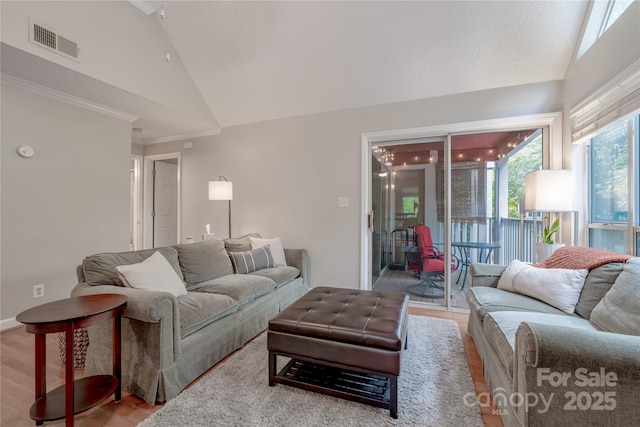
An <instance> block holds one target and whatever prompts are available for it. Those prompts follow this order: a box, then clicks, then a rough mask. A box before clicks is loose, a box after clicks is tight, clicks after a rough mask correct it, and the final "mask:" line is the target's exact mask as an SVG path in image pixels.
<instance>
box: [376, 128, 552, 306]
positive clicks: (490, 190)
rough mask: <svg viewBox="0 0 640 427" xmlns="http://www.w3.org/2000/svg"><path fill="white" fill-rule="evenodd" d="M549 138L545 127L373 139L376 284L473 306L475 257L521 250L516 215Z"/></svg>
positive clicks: (500, 259) (496, 259)
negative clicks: (469, 295)
mask: <svg viewBox="0 0 640 427" xmlns="http://www.w3.org/2000/svg"><path fill="white" fill-rule="evenodd" d="M541 141H542V131H541V129H535V128H528V129H519V130H515V131H511V130H508V131H494V132H486V133H478V132H476V133H469V134H457V135H449V136H443V137H428V138H421V139H413V140H395V141H393V140H390V141H384V142H383V143H378V144H372V145H371V147H370V158H371V171H372V172H371V176H370V189H371V192H370V195H369V197H370V198H371V201H372V212H373V215H374V217H375V218H376V222H375V225H374V227H373V228H372V229H371V232H372V235H371V241H372V266H371V285H372V289H375V290H381V291H389V292H400V293H406V294H408V295H409V296H410V298H411V300H412V301H415V302H417V303H423V304H430V305H437V306H444V307H447V308H449V307H453V308H466V307H467V304H466V300H465V297H464V291H465V289H467V288H468V287H469V286H470V283H471V277H470V273H469V266H470V264H471V263H473V262H488V263H508V262H509V261H510V260H511V259H514V258H518V257H519V255H520V254H519V253H518V252H517V248H520V247H521V246H522V245H521V244H520V242H519V241H518V239H520V238H521V237H520V236H522V233H521V230H519V229H516V228H517V227H521V226H522V223H523V221H522V219H521V218H520V219H518V220H516V219H515V218H514V220H513V221H511V220H510V219H509V217H510V216H512V215H515V214H517V215H520V213H523V201H524V175H525V174H526V173H527V172H530V170H531V168H534V169H539V168H540V167H541V166H542V155H541V151H542V142H541ZM527 146H530V147H529V148H528V149H525V147H527ZM518 153H520V154H518ZM525 222H530V220H528V221H527V220H526V219H525ZM525 225H526V224H525ZM507 228H508V230H507ZM529 231H531V230H529ZM503 234H507V235H508V238H507V239H504V238H503ZM425 248H426V249H425ZM512 248H516V250H515V251H514V250H512ZM507 249H508V252H505V251H507ZM505 253H508V255H503V254H505ZM417 254H418V256H417ZM505 256H508V257H510V259H508V260H506V258H505Z"/></svg>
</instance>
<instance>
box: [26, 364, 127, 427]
mask: <svg viewBox="0 0 640 427" xmlns="http://www.w3.org/2000/svg"><path fill="white" fill-rule="evenodd" d="M73 388H74V393H73V395H74V396H73V408H74V409H73V412H74V415H75V414H79V413H80V412H83V411H86V410H87V409H90V408H93V407H94V406H96V405H97V404H98V403H101V402H102V401H104V400H105V399H106V398H107V397H109V396H110V395H112V394H113V393H114V392H115V391H116V389H117V388H118V379H117V378H116V377H114V376H111V375H94V376H91V377H85V378H80V379H78V380H76V381H75V382H74V385H73ZM64 392H65V386H64V385H61V386H60V387H58V388H55V389H53V390H51V391H50V392H49V393H47V394H46V395H44V396H42V397H41V398H40V399H38V400H37V401H36V402H35V403H34V404H33V405H32V406H31V410H30V411H29V415H30V416H31V419H33V420H35V421H54V420H60V419H62V418H64V417H65V414H64V409H65V407H64V405H65V394H64Z"/></svg>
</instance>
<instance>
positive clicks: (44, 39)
mask: <svg viewBox="0 0 640 427" xmlns="http://www.w3.org/2000/svg"><path fill="white" fill-rule="evenodd" d="M29 41H30V42H31V43H33V44H35V45H37V46H40V47H43V48H45V49H47V50H50V51H52V52H55V53H58V54H60V55H62V56H65V57H67V58H70V59H73V60H75V61H77V60H78V55H79V53H80V49H79V48H78V44H77V43H76V42H74V41H73V40H70V39H68V38H66V37H63V36H61V35H60V34H58V33H56V32H55V31H53V30H51V29H48V28H45V27H43V26H42V25H39V24H36V23H34V22H32V21H31V20H29Z"/></svg>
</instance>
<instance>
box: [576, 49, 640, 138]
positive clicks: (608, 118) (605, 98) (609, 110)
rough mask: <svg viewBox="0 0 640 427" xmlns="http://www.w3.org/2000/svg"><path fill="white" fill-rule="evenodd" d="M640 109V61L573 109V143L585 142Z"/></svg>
mask: <svg viewBox="0 0 640 427" xmlns="http://www.w3.org/2000/svg"><path fill="white" fill-rule="evenodd" d="M638 109H640V60H638V61H636V62H635V63H633V64H632V65H631V66H630V67H628V68H627V69H626V70H625V71H623V72H622V73H620V74H619V75H618V76H616V77H615V78H614V79H613V80H611V81H610V82H609V83H608V84H607V85H606V86H604V87H603V88H601V89H600V90H598V91H597V92H596V93H594V94H593V95H592V96H590V97H589V98H587V99H586V100H585V101H583V102H582V103H580V104H579V105H578V106H577V107H575V108H574V109H573V110H571V142H572V143H574V144H577V143H580V142H584V141H586V140H587V139H588V138H590V137H592V136H594V135H595V134H596V133H598V132H599V131H600V130H601V129H603V128H604V127H606V126H608V125H609V124H611V123H613V122H614V121H616V120H617V119H619V118H620V117H624V116H626V115H627V114H630V113H633V112H634V111H636V110H638Z"/></svg>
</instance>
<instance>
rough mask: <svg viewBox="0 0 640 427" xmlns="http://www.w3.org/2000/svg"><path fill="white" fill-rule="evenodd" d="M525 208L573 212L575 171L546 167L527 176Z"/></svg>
mask: <svg viewBox="0 0 640 427" xmlns="http://www.w3.org/2000/svg"><path fill="white" fill-rule="evenodd" d="M524 209H525V210H526V211H540V212H571V211H574V210H575V209H574V207H573V171H572V170H568V169H556V170H551V169H544V170H537V171H534V172H531V173H529V174H527V175H526V176H525V182H524Z"/></svg>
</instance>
